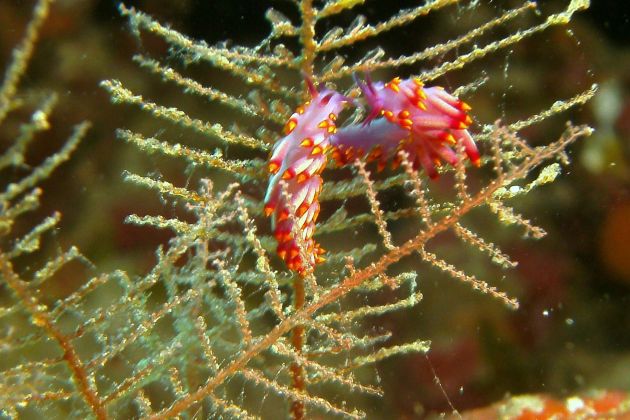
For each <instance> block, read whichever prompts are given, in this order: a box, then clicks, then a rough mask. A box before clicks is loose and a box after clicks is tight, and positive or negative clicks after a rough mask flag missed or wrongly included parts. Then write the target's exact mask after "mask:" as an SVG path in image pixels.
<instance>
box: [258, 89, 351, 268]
mask: <svg viewBox="0 0 630 420" xmlns="http://www.w3.org/2000/svg"><path fill="white" fill-rule="evenodd" d="M306 83H307V86H308V89H309V91H310V94H311V100H310V101H308V102H306V103H304V104H303V105H300V106H299V107H298V108H297V109H296V111H295V112H294V113H293V114H292V115H291V117H290V118H289V120H288V121H287V123H286V124H285V126H284V134H285V137H283V138H281V139H280V140H278V142H277V143H276V144H275V146H274V148H273V151H272V154H271V158H270V159H269V163H268V170H269V172H270V174H272V176H271V178H270V180H269V185H268V187H267V193H266V195H265V207H264V212H265V214H266V215H267V216H271V225H272V229H273V232H274V236H275V238H276V240H277V241H278V246H277V253H278V255H279V256H280V258H282V259H283V260H284V261H285V262H286V264H287V267H288V268H289V269H290V270H293V271H296V272H298V273H304V272H305V270H306V269H307V267H309V266H310V267H313V266H315V264H317V263H321V262H322V261H324V258H323V257H322V256H321V255H322V254H323V253H324V250H323V249H322V248H321V247H320V246H319V244H317V243H316V242H315V240H314V239H313V233H314V231H315V221H316V220H317V216H318V215H319V210H320V207H319V201H318V197H319V193H320V192H321V189H322V184H323V180H322V177H321V176H320V173H321V172H322V171H323V170H324V168H325V167H326V162H327V151H328V149H329V147H330V136H332V135H333V134H335V133H336V132H337V125H336V120H337V115H338V114H339V112H341V110H342V109H343V107H344V104H345V103H346V102H348V101H349V99H348V98H347V97H345V96H344V95H342V94H340V93H338V92H335V91H333V90H329V89H323V90H322V91H321V92H320V91H318V90H317V88H316V87H315V86H314V85H313V83H312V81H310V80H309V79H308V78H307V79H306ZM283 184H284V185H285V186H284V188H283ZM300 251H302V252H300ZM300 254H302V255H300ZM302 256H305V257H306V259H307V261H303V258H302Z"/></svg>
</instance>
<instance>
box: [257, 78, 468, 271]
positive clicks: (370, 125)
mask: <svg viewBox="0 0 630 420" xmlns="http://www.w3.org/2000/svg"><path fill="white" fill-rule="evenodd" d="M356 82H357V84H358V86H359V88H360V89H361V91H362V93H363V95H364V97H365V101H366V102H367V105H368V108H369V114H368V116H367V118H366V119H365V121H364V122H363V123H362V124H354V125H348V126H346V127H343V128H341V129H339V130H337V125H336V121H337V115H338V114H339V112H341V110H342V109H343V107H344V105H345V104H346V103H348V102H353V101H352V100H351V99H349V98H348V97H346V96H344V95H342V94H340V93H339V92H336V91H333V90H330V89H323V90H322V91H321V92H320V91H318V90H317V88H315V86H314V85H313V83H312V82H311V81H310V80H309V79H308V78H307V79H306V84H307V86H308V89H309V91H310V94H311V100H310V101H308V102H306V103H304V104H303V105H300V106H299V107H298V108H297V109H296V111H295V112H294V113H293V115H291V117H290V118H289V120H288V121H287V123H286V125H285V127H284V134H285V136H284V137H283V138H281V139H280V140H278V142H277V143H276V144H275V146H274V148H273V150H272V153H271V157H270V159H269V164H268V165H269V166H268V169H269V172H270V173H271V178H270V180H269V185H268V187H267V193H266V195H265V208H264V212H265V214H266V215H267V216H271V225H272V229H273V233H274V236H275V238H276V240H277V241H278V246H277V253H278V256H280V258H282V259H283V260H284V261H285V262H286V264H287V267H288V268H289V269H290V270H293V271H296V272H298V273H300V274H304V272H305V271H306V270H307V268H308V267H314V266H315V265H316V264H318V263H320V262H322V261H323V260H324V258H323V257H322V254H323V253H324V251H323V249H322V248H321V247H320V246H319V244H317V243H316V242H315V240H314V239H313V234H314V232H315V221H316V220H317V216H318V215H319V210H320V205H319V201H318V198H319V194H320V192H321V189H322V185H323V180H322V177H321V176H320V174H321V172H322V171H323V170H324V168H325V167H326V162H327V152H328V150H329V149H332V153H331V155H332V157H333V159H335V161H336V162H337V164H339V165H344V164H346V163H348V162H351V161H353V160H355V159H359V158H362V157H365V156H367V159H368V160H377V161H378V163H377V169H379V170H382V169H383V168H384V167H385V166H386V164H387V162H388V161H390V160H393V163H392V165H393V166H394V167H397V166H398V165H399V164H400V161H401V157H400V154H399V153H398V152H399V151H401V150H404V151H405V152H407V154H408V158H409V160H410V162H412V164H413V166H414V168H415V169H417V168H419V167H420V166H422V168H424V170H425V171H426V173H427V174H428V175H429V176H430V177H431V178H436V177H437V175H438V173H437V170H436V167H437V166H440V165H441V164H442V162H447V163H449V164H451V165H456V164H457V163H458V160H459V157H458V153H457V151H456V150H457V149H458V148H459V147H463V150H464V151H465V153H466V155H467V156H468V158H469V159H470V161H471V162H472V163H473V164H475V165H477V166H479V163H480V158H479V152H478V150H477V146H476V145H475V142H474V141H473V138H472V137H471V135H470V133H469V132H468V127H470V125H471V124H472V119H471V118H470V116H469V115H468V111H469V110H470V107H469V106H468V105H467V104H466V103H465V102H463V101H461V100H460V99H458V98H456V97H455V96H453V95H451V94H450V93H448V92H446V90H444V89H443V88H441V87H429V88H426V87H425V86H424V85H423V83H422V82H421V81H420V80H419V79H415V78H414V79H406V80H401V79H400V78H398V77H396V78H394V79H392V80H391V81H390V82H388V83H381V82H376V83H373V82H372V81H371V80H370V79H369V77H367V78H366V81H365V82H363V81H360V80H358V79H357V80H356Z"/></svg>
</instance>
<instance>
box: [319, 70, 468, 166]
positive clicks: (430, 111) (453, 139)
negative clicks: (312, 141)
mask: <svg viewBox="0 0 630 420" xmlns="http://www.w3.org/2000/svg"><path fill="white" fill-rule="evenodd" d="M357 84H358V85H359V87H360V88H361V91H362V92H363V95H364V97H365V100H366V101H367V104H368V107H369V111H370V112H369V114H368V116H367V118H366V120H365V122H364V123H363V125H362V126H348V127H346V128H344V129H340V130H339V132H338V133H337V134H336V135H335V136H333V137H332V138H331V144H332V156H333V158H334V159H335V160H336V161H337V163H338V164H339V165H343V164H345V163H347V162H349V161H352V160H354V159H356V158H361V157H363V156H365V155H366V153H367V158H368V160H377V161H378V164H377V165H378V169H379V170H382V169H383V168H384V167H385V165H386V162H387V161H388V160H390V159H393V166H394V167H396V166H398V165H399V164H400V157H399V155H398V153H397V152H398V151H399V150H404V151H406V152H407V153H408V154H409V160H410V161H411V162H412V163H413V165H414V168H416V169H417V168H418V167H419V166H420V165H421V166H422V167H423V168H424V170H425V171H426V173H427V174H428V175H429V176H430V177H431V178H436V177H437V175H438V173H437V170H436V166H440V165H441V164H442V161H444V162H447V163H449V164H451V165H456V164H457V162H458V157H457V153H456V151H455V150H453V148H455V147H457V145H459V144H461V145H462V146H463V147H464V150H465V152H466V154H467V156H468V158H469V159H470V161H471V162H472V163H473V164H474V165H476V166H479V163H480V158H479V152H478V150H477V147H476V145H475V142H474V141H473V138H472V137H471V135H470V133H469V132H468V130H467V129H468V127H469V126H470V125H471V124H472V119H471V118H470V116H469V115H468V111H469V110H470V106H468V105H467V104H466V103H465V102H463V101H461V100H459V99H458V98H456V97H455V96H453V95H451V94H450V93H448V92H446V90H444V88H442V87H439V86H435V87H428V88H427V87H425V86H424V84H423V83H422V81H421V80H420V79H417V78H412V79H405V80H401V79H400V78H399V77H396V78H394V79H392V80H391V81H390V82H388V83H382V82H372V81H371V80H370V78H369V77H367V78H366V81H365V82H362V81H360V80H358V79H357Z"/></svg>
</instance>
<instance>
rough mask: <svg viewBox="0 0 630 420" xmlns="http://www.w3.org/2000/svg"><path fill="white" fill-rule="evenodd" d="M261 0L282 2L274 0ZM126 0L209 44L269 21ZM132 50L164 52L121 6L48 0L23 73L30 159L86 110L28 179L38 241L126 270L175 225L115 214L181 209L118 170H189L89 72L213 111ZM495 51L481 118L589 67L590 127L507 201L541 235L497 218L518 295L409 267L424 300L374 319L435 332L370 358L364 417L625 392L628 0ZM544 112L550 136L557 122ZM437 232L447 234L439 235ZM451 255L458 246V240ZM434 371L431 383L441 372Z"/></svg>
mask: <svg viewBox="0 0 630 420" xmlns="http://www.w3.org/2000/svg"><path fill="white" fill-rule="evenodd" d="M270 3H271V5H273V6H274V7H279V8H282V4H283V2H282V1H274V2H270ZM417 3H418V2H414V1H403V0H400V1H377V0H372V1H367V2H366V7H365V9H364V11H366V13H369V15H370V16H371V17H378V16H389V15H391V10H392V9H396V8H405V7H410V6H412V5H415V4H417ZM480 3H481V4H480V5H479V6H478V7H479V9H478V11H477V12H478V13H479V16H480V19H483V17H482V16H483V15H484V14H490V13H492V12H493V11H495V10H496V8H499V9H501V10H502V9H504V8H507V7H508V6H507V5H509V4H515V3H518V2H509V1H507V2H480ZM486 3H488V4H486ZM538 3H539V5H540V7H541V9H543V10H559V9H560V8H562V7H564V5H565V2H563V1H555V0H549V1H540V2H538ZM126 4H127V5H128V6H135V7H137V8H138V9H139V10H142V11H144V12H146V13H148V14H150V15H152V16H153V17H155V18H156V19H157V20H158V21H161V22H163V23H166V22H168V23H170V24H171V25H172V26H173V27H174V28H176V29H177V30H178V31H180V32H182V33H184V34H187V35H188V36H190V37H192V38H194V39H203V40H205V41H206V42H207V43H208V44H215V43H217V42H219V41H222V40H230V41H231V42H232V43H234V44H243V45H253V44H254V43H256V42H258V41H259V40H260V39H262V38H264V37H265V36H266V34H267V33H268V27H269V25H268V23H267V21H266V20H265V19H264V14H265V11H266V10H267V8H268V7H269V4H268V2H264V1H253V0H244V1H231V2H228V1H201V0H171V1H168V0H157V1H155V0H151V1H149V0H147V1H133V2H131V1H130V2H127V3H126ZM31 12H32V2H28V1H16V0H0V68H4V67H5V65H4V64H5V63H7V62H8V61H9V58H10V54H11V51H12V49H13V48H14V46H15V45H17V44H18V42H19V40H20V39H21V37H22V35H23V28H24V27H25V26H26V24H27V23H28V21H29V19H30V18H31ZM452 24H453V22H452V21H451V20H450V19H449V17H448V15H447V14H445V13H444V14H439V15H438V16H435V17H433V16H432V17H430V18H429V19H425V20H424V21H423V23H422V24H421V25H413V26H412V27H410V28H408V29H405V30H402V31H397V32H395V33H393V34H388V35H386V36H382V37H380V39H379V42H381V43H382V44H383V48H384V49H385V50H386V51H387V52H388V54H389V55H391V56H397V55H399V54H400V53H402V52H404V51H409V50H410V49H411V50H413V49H414V48H415V47H414V45H415V44H419V45H422V46H426V45H430V44H431V42H432V41H433V40H435V41H433V42H437V40H439V39H443V38H448V34H449V33H450V32H449V31H452V30H453V29H452V27H451V26H452ZM567 33H569V35H568V36H567ZM444 34H446V35H444ZM151 42H154V44H152V43H151ZM418 48H419V47H418ZM145 49H147V50H151V52H152V54H154V55H156V54H158V53H159V51H162V52H163V53H164V54H166V53H167V51H166V48H165V46H164V45H161V44H160V43H159V42H158V41H155V40H151V39H149V40H147V42H146V43H143V45H138V42H137V41H136V39H135V38H133V37H132V36H131V35H130V33H129V30H128V27H127V24H126V19H124V18H122V17H121V16H120V14H119V12H118V2H114V1H105V0H101V1H96V0H57V1H56V2H55V3H54V5H53V7H52V9H51V12H50V16H49V18H48V19H47V21H46V22H45V24H44V26H43V28H42V30H41V35H40V40H39V42H38V44H37V49H36V52H35V55H34V57H33V59H32V61H31V64H30V66H29V69H28V71H27V73H26V75H25V77H24V78H23V81H22V83H21V86H22V87H23V88H25V89H26V90H29V91H33V92H35V91H38V90H54V91H57V92H58V93H59V95H60V100H59V104H58V105H57V109H56V111H55V113H54V114H53V116H52V117H51V124H52V126H53V129H52V130H51V131H50V132H49V134H48V135H47V137H46V141H43V142H39V143H37V145H36V147H35V148H33V149H32V150H30V151H29V159H31V160H32V161H34V162H37V161H41V160H43V159H44V158H45V157H46V156H48V155H49V154H50V153H51V152H52V151H54V150H56V149H57V148H58V147H59V145H61V144H62V143H63V141H64V139H65V138H66V137H67V127H69V126H70V125H71V124H73V123H75V122H76V121H80V120H90V121H91V122H92V128H91V129H90V131H89V133H88V135H87V136H86V137H85V139H84V140H83V141H82V143H81V144H80V146H79V148H78V150H77V151H76V152H75V154H74V155H73V157H72V159H71V160H70V161H69V162H67V163H66V164H64V165H63V166H61V167H60V169H59V170H58V171H57V172H56V173H55V174H54V175H53V176H51V177H50V178H49V179H47V180H46V181H45V182H44V183H43V184H42V185H41V186H42V188H43V190H44V196H43V199H42V202H43V205H42V208H41V209H40V210H38V211H37V213H38V214H42V215H44V214H49V213H50V212H51V211H52V210H53V209H56V210H59V211H60V212H61V214H62V215H63V219H62V222H61V223H60V225H59V229H57V231H56V232H55V236H54V240H53V241H48V242H47V243H46V245H45V246H46V248H44V255H54V254H55V251H56V250H57V249H59V248H66V247H67V246H70V245H77V246H78V248H79V249H81V251H82V253H83V254H84V255H85V256H86V257H88V258H89V259H90V261H92V262H93V263H94V264H95V265H96V266H97V267H98V268H99V270H103V271H109V270H113V269H122V270H125V271H127V272H128V273H130V275H133V274H138V275H139V274H142V273H144V272H146V271H147V270H148V269H150V268H151V267H152V265H153V264H154V263H155V249H156V247H157V246H159V245H160V244H166V243H167V242H168V240H169V239H170V238H171V235H169V234H168V233H166V232H164V231H159V230H156V229H151V228H145V227H141V226H136V225H130V224H127V223H124V220H125V217H126V216H127V215H129V214H133V213H137V214H147V213H150V214H162V215H164V216H172V215H173V214H175V213H176V210H175V209H171V208H169V206H167V205H164V203H162V202H161V201H160V200H159V199H158V198H156V197H155V194H153V193H152V192H150V191H144V190H140V189H138V188H137V187H136V186H134V185H130V184H127V183H125V182H123V179H122V175H121V174H122V173H123V171H125V170H127V171H131V172H135V173H142V174H151V175H153V176H156V177H158V178H161V177H164V178H165V179H168V180H169V181H170V182H176V181H178V182H179V183H180V184H185V183H186V179H187V177H188V176H189V175H190V174H188V173H186V171H185V170H184V169H185V168H184V165H182V164H180V163H178V162H175V163H173V162H170V161H169V162H170V163H169V164H165V163H164V161H163V160H162V159H160V158H158V157H155V158H153V157H151V156H148V155H146V154H144V153H140V152H139V151H138V150H137V149H136V148H134V147H133V146H131V145H129V144H126V143H123V142H121V141H119V140H117V139H116V137H115V129H116V128H119V127H126V128H132V129H136V130H144V131H145V132H148V133H151V132H152V131H155V132H156V133H157V132H158V131H159V128H157V127H153V124H154V121H153V120H152V119H150V118H147V116H146V115H145V114H143V113H142V112H140V111H136V110H133V109H128V108H125V107H121V106H116V105H113V104H111V102H110V97H109V95H108V94H107V92H105V90H103V89H101V88H99V83H100V82H101V81H102V80H105V79H121V80H124V81H125V83H126V85H127V86H131V87H133V88H134V89H135V90H137V91H142V92H143V95H144V96H146V97H150V98H152V99H153V100H154V101H156V102H161V103H164V104H171V105H173V106H177V107H180V108H184V109H186V110H187V111H188V112H190V113H193V114H196V115H200V116H204V115H209V116H212V113H213V112H215V109H213V108H212V107H210V108H206V106H205V104H204V103H203V101H201V100H195V98H191V97H190V96H186V95H181V94H179V92H178V90H177V89H176V88H174V87H173V86H169V85H165V84H164V83H161V81H160V80H159V78H158V77H150V76H148V74H147V73H146V72H143V71H141V70H139V69H138V67H137V66H136V65H135V64H134V63H133V62H132V61H131V59H130V58H131V56H132V55H133V54H134V53H137V52H138V51H143V50H145ZM499 60H502V61H501V62H499V63H498V64H497V63H493V64H496V65H497V66H498V67H499V68H502V69H503V70H504V71H503V72H502V73H503V74H501V73H500V72H499V73H492V72H490V73H491V74H492V75H495V74H499V75H498V76H496V79H494V78H493V79H492V80H490V81H489V84H490V86H492V87H493V89H494V92H495V97H494V98H492V99H491V100H487V101H485V102H483V103H474V102H473V103H471V105H472V106H473V112H474V113H475V114H476V115H479V116H482V117H483V119H484V120H486V121H487V120H489V119H491V118H492V117H491V116H496V117H495V118H507V119H513V118H514V117H518V113H519V112H520V113H522V114H520V115H521V116H527V115H530V114H532V113H534V112H536V110H539V109H543V108H544V107H545V106H547V105H545V104H548V103H549V100H550V99H555V98H568V97H571V96H572V95H574V94H575V93H576V92H578V91H581V90H584V89H586V88H588V87H589V86H590V85H591V84H593V83H597V84H599V86H600V88H599V91H598V93H597V95H596V96H595V98H593V99H592V100H591V101H590V102H588V103H587V104H586V105H584V106H582V107H580V109H577V110H575V111H573V112H572V114H571V119H572V120H574V121H576V122H578V123H586V124H589V125H590V126H592V127H594V128H595V130H596V131H595V133H594V134H593V135H592V136H591V137H590V138H586V139H583V140H580V141H579V142H577V143H576V144H574V145H572V146H571V148H570V150H569V156H570V158H571V161H572V163H571V165H570V166H568V167H566V168H565V169H564V170H563V173H562V175H561V176H560V177H559V178H558V179H557V180H556V181H555V182H554V183H552V184H551V185H547V186H545V187H543V188H540V189H538V190H536V191H534V192H532V193H531V194H530V195H528V196H527V197H525V198H524V199H522V201H521V202H520V203H519V205H518V208H519V210H520V211H521V212H522V213H523V214H525V215H526V216H527V217H528V218H529V219H531V220H532V221H533V222H534V223H535V224H536V225H538V226H541V227H543V228H544V229H545V230H546V231H547V233H548V235H547V236H546V237H545V238H543V239H541V240H536V241H533V240H521V238H520V237H519V233H518V232H516V231H515V230H514V231H509V230H508V231H506V232H504V231H502V230H500V229H497V230H498V231H497V232H496V236H495V237H494V239H496V240H497V242H499V243H501V246H502V250H503V251H504V252H505V253H507V254H508V255H510V256H511V257H513V259H514V260H516V261H518V262H519V265H518V267H517V268H516V269H514V270H511V271H509V272H506V273H505V274H504V278H503V280H502V281H501V283H500V284H499V285H498V286H499V288H506V289H508V290H510V291H513V293H515V294H516V295H517V296H518V298H519V301H520V308H519V309H518V310H517V311H511V310H509V309H506V308H505V307H503V306H501V305H500V304H497V303H496V302H493V301H490V299H489V298H488V297H487V296H483V295H479V294H476V293H473V292H471V291H470V290H469V289H468V288H467V287H465V286H462V285H460V284H456V283H455V282H451V281H448V280H447V281H445V280H444V278H440V277H439V276H432V275H430V274H427V275H426V276H423V275H422V273H420V279H419V283H420V289H421V291H422V293H423V295H424V299H423V301H422V302H421V303H420V304H419V305H418V306H417V307H415V308H414V309H413V311H411V313H410V312H409V311H407V312H405V313H401V314H393V315H391V316H389V317H385V318H383V319H380V320H379V322H381V323H383V325H382V327H387V328H388V329H390V330H392V331H393V332H394V333H395V334H396V335H399V336H401V337H406V336H417V335H419V336H421V337H424V338H426V339H430V340H431V341H432V346H431V351H430V352H429V354H428V359H427V358H425V357H424V356H423V355H418V356H409V357H405V358H396V359H393V360H389V361H387V362H385V363H384V364H383V366H382V367H381V368H380V369H379V375H380V377H381V380H382V382H383V384H384V387H385V388H386V389H387V390H388V393H387V394H386V397H385V398H384V400H383V401H382V402H381V403H379V405H378V407H375V408H374V414H373V415H374V418H380V417H381V416H383V415H384V413H394V414H393V417H395V418H423V417H425V416H426V415H427V414H429V413H432V412H442V411H448V410H449V404H452V405H453V406H454V407H456V408H457V409H458V410H459V411H461V412H466V410H471V409H474V408H479V407H484V406H487V405H489V404H492V403H494V402H496V401H499V400H501V399H502V398H504V397H505V396H506V395H509V394H511V395H516V394H525V393H535V394H547V395H552V396H555V397H558V398H563V397H566V396H568V395H572V394H574V393H579V392H584V391H588V390H594V389H607V390H619V391H623V392H630V311H629V310H628V308H629V307H630V5H628V4H626V2H624V1H598V0H594V1H593V4H592V5H591V8H590V9H589V10H588V11H586V12H582V13H579V14H577V15H576V16H574V17H573V19H572V23H571V25H570V26H568V27H566V28H565V27H562V28H560V29H554V30H551V31H548V32H545V33H544V34H542V35H539V36H537V37H535V38H533V39H529V40H526V41H524V42H523V43H521V44H519V45H518V46H517V47H515V48H514V49H513V50H510V52H508V53H507V54H506V55H505V57H501V58H500V59H499ZM189 71H190V74H192V75H194V76H195V78H196V79H197V80H199V81H205V82H208V83H213V84H218V85H219V86H221V84H222V83H230V81H229V80H224V79H221V75H217V74H214V73H212V71H210V72H208V69H207V68H204V67H203V66H195V65H191V67H190V69H189ZM493 77H494V76H493ZM217 80H218V82H217ZM449 82H450V83H452V84H453V85H452V86H449V87H451V88H454V87H457V80H456V79H455V78H453V79H452V80H450V79H449V77H448V76H447V77H446V81H442V83H446V84H447V85H448V83H449ZM507 105H509V106H507ZM508 109H509V111H508ZM515 109H516V110H517V111H515ZM216 112H219V111H216ZM221 112H224V111H221ZM555 126H556V127H555V130H556V131H554V132H553V133H552V135H551V138H555V137H557V134H559V133H560V132H561V131H562V129H563V127H562V126H561V124H557V123H556V124H555ZM546 128H548V126H547V125H542V126H540V127H536V128H533V129H532V130H531V132H528V135H529V136H530V138H531V139H533V140H532V142H533V143H534V144H536V139H537V138H538V139H544V138H545V137H544V136H547V135H548V134H549V133H547V132H537V131H536V130H545V129H546ZM17 130H18V128H17V126H11V125H8V126H7V127H6V128H5V129H4V130H2V131H0V144H1V145H3V146H2V147H3V149H4V147H5V146H4V145H5V144H8V143H9V141H10V140H11V139H12V138H13V137H14V135H15V133H16V132H17ZM550 130H554V128H550ZM185 135H186V133H185V132H184V131H183V130H182V134H181V136H185ZM391 199H392V200H396V197H393V198H391ZM18 229H19V227H18ZM440 247H444V249H448V247H449V241H448V238H445V239H443V242H442V243H440ZM451 258H452V260H453V261H454V262H455V263H457V261H458V258H461V259H466V258H468V255H461V256H458V255H451ZM30 263H31V262H30V261H29V260H28V258H26V259H24V260H23V261H21V264H23V265H24V266H28V265H29V264H30ZM85 270H87V269H86V268H85V267H84V266H83V265H79V264H77V265H72V266H70V267H69V268H67V269H64V272H63V281H58V282H54V286H55V287H50V289H49V290H46V294H47V296H48V297H49V299H50V300H51V301H53V300H54V299H55V298H56V297H61V296H65V295H66V294H67V292H68V290H74V289H76V288H77V287H78V286H79V285H80V284H81V282H83V279H84V276H85ZM374 328H378V326H375V327H374ZM428 360H430V363H428ZM436 376H437V377H438V378H439V380H440V382H441V387H442V388H443V389H440V387H438V386H436V383H435V377H436ZM444 394H446V395H448V398H449V399H450V401H449V400H447V399H446V398H445V395H444ZM368 414H370V413H369V412H368ZM368 417H369V418H370V417H371V416H370V415H368Z"/></svg>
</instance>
